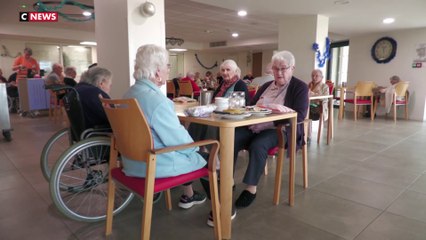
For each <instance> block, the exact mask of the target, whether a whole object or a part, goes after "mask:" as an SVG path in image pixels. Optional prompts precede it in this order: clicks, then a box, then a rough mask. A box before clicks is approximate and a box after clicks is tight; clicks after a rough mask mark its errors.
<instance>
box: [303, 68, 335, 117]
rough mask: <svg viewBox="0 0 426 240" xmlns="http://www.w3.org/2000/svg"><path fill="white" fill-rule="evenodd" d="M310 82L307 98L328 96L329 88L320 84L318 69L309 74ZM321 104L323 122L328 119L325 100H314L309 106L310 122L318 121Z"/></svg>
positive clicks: (319, 71) (322, 83)
mask: <svg viewBox="0 0 426 240" xmlns="http://www.w3.org/2000/svg"><path fill="white" fill-rule="evenodd" d="M311 78H312V80H311V82H310V83H309V84H308V87H309V96H324V95H329V92H330V90H329V87H328V85H327V84H325V83H324V82H322V80H323V78H324V77H323V75H322V71H321V70H320V69H314V70H313V71H312V73H311ZM321 103H322V112H323V113H324V114H323V118H324V121H327V119H328V107H327V100H323V101H320V100H314V101H311V102H310V106H309V118H310V119H312V120H318V119H319V116H320V111H321V106H320V104H321Z"/></svg>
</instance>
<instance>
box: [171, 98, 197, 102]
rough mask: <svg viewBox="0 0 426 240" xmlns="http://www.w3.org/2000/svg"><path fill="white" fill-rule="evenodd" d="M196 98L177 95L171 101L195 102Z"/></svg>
mask: <svg viewBox="0 0 426 240" xmlns="http://www.w3.org/2000/svg"><path fill="white" fill-rule="evenodd" d="M196 101H197V100H196V99H193V98H189V97H177V98H173V102H180V103H187V102H196Z"/></svg>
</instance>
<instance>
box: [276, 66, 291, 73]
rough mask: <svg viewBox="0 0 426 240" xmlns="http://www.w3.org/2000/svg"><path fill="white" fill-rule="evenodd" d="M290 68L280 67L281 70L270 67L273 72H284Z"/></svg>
mask: <svg viewBox="0 0 426 240" xmlns="http://www.w3.org/2000/svg"><path fill="white" fill-rule="evenodd" d="M290 68H291V66H288V67H282V68H278V67H275V66H274V67H272V70H274V71H275V72H285V71H287V70H288V69H290Z"/></svg>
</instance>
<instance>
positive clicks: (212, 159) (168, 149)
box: [152, 140, 219, 171]
mask: <svg viewBox="0 0 426 240" xmlns="http://www.w3.org/2000/svg"><path fill="white" fill-rule="evenodd" d="M206 145H212V148H211V150H210V154H209V161H208V168H209V171H216V160H217V158H216V156H217V152H218V151H219V142H218V141H217V140H202V141H197V142H193V143H189V144H184V145H178V146H171V147H165V148H160V149H154V150H153V151H152V152H153V153H154V154H161V153H167V152H173V151H177V150H182V149H187V148H192V147H200V146H206Z"/></svg>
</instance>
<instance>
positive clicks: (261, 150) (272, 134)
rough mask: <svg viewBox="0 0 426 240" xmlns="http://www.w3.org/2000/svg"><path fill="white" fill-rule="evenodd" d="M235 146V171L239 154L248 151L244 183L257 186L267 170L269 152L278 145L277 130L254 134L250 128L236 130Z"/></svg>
mask: <svg viewBox="0 0 426 240" xmlns="http://www.w3.org/2000/svg"><path fill="white" fill-rule="evenodd" d="M234 144H235V145H234V169H235V166H236V162H237V158H238V152H239V151H241V150H243V149H247V150H248V151H249V164H248V166H247V170H246V173H245V174H244V179H243V182H244V183H245V184H248V185H257V184H258V182H259V179H260V177H261V176H262V173H263V171H264V169H265V165H266V158H267V157H268V150H269V149H270V148H273V147H275V146H277V145H278V135H277V130H276V129H267V130H263V131H261V132H260V133H253V132H252V131H251V130H250V129H248V127H239V128H236V129H235V143H234Z"/></svg>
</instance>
